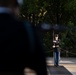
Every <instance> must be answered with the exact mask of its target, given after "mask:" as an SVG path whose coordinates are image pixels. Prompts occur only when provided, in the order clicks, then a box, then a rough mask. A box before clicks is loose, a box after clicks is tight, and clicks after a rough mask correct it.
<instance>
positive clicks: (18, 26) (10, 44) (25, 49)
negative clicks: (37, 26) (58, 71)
mask: <svg viewBox="0 0 76 75" xmlns="http://www.w3.org/2000/svg"><path fill="white" fill-rule="evenodd" d="M25 25H26V24H25ZM34 34H36V33H35V32H34ZM34 37H35V38H34V40H35V44H34V52H32V53H31V52H30V46H29V39H28V38H29V37H28V33H27V31H26V29H25V27H24V25H23V24H22V22H19V21H17V20H16V18H15V17H13V15H11V14H9V13H0V71H6V72H9V71H10V72H11V71H12V72H14V71H16V72H22V71H23V69H24V68H25V67H30V68H32V69H34V70H35V71H36V73H37V75H46V74H47V72H46V62H45V55H44V52H43V49H42V47H41V45H40V42H39V40H38V38H37V36H35V35H34Z"/></svg>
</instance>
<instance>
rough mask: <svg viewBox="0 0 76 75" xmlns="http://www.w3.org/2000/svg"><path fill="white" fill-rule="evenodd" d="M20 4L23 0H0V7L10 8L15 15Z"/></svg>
mask: <svg viewBox="0 0 76 75" xmlns="http://www.w3.org/2000/svg"><path fill="white" fill-rule="evenodd" d="M22 4H23V0H0V7H6V8H10V9H11V12H12V13H13V14H14V15H15V16H18V14H19V8H20V6H21V5H22Z"/></svg>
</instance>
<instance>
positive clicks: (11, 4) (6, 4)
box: [0, 0, 23, 7]
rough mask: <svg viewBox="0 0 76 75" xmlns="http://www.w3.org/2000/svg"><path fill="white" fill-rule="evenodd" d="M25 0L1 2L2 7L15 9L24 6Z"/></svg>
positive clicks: (3, 0)
mask: <svg viewBox="0 0 76 75" xmlns="http://www.w3.org/2000/svg"><path fill="white" fill-rule="evenodd" d="M22 3H23V0H0V6H2V7H14V6H20V5H22Z"/></svg>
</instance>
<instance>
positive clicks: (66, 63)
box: [47, 57, 76, 75]
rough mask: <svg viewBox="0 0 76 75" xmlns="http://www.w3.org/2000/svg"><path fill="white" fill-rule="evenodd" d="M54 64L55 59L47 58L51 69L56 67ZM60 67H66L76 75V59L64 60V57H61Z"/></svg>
mask: <svg viewBox="0 0 76 75" xmlns="http://www.w3.org/2000/svg"><path fill="white" fill-rule="evenodd" d="M53 62H54V60H53V57H48V58H47V65H48V66H50V67H51V66H54V64H53ZM59 66H63V67H65V68H66V69H67V70H68V71H69V72H71V73H72V75H76V58H63V57H61V59H60V62H59ZM50 75H51V74H50ZM56 75H57V74H56Z"/></svg>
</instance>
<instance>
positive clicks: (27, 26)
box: [24, 21, 35, 53]
mask: <svg viewBox="0 0 76 75" xmlns="http://www.w3.org/2000/svg"><path fill="white" fill-rule="evenodd" d="M24 27H25V29H26V31H27V34H28V38H29V41H30V42H29V43H30V52H31V53H33V52H34V47H35V46H34V45H35V41H34V38H35V37H34V32H33V29H32V26H31V24H30V23H29V22H28V21H25V22H24Z"/></svg>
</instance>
